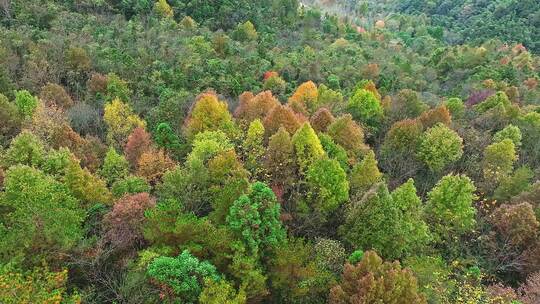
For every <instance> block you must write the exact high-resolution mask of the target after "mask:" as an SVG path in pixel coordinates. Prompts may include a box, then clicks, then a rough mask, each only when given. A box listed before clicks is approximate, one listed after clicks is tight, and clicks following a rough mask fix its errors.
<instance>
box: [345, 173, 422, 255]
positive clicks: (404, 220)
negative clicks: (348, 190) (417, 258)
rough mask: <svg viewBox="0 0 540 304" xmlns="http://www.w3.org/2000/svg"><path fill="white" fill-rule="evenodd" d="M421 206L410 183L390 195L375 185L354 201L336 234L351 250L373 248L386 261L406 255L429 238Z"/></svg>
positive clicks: (410, 253) (384, 187)
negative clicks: (338, 234)
mask: <svg viewBox="0 0 540 304" xmlns="http://www.w3.org/2000/svg"><path fill="white" fill-rule="evenodd" d="M421 205H422V204H421V201H420V198H418V196H417V195H416V188H415V187H414V184H413V182H412V180H409V181H408V182H407V183H405V184H403V185H401V186H400V187H398V188H397V189H396V190H394V192H392V193H390V192H389V191H388V188H387V187H386V185H384V184H379V185H375V186H374V188H373V189H372V190H370V191H369V192H367V193H366V195H364V196H363V197H360V198H356V200H355V201H353V204H352V206H351V207H350V210H348V211H347V214H346V219H345V223H344V225H343V226H341V227H340V228H339V232H340V234H341V235H342V236H343V238H344V240H346V241H347V242H348V243H349V244H350V245H351V246H352V247H353V248H361V249H374V250H377V251H378V252H380V253H381V254H382V256H384V257H388V258H400V257H404V256H409V255H412V254H415V253H416V252H418V251H419V250H421V249H422V247H423V246H425V245H426V244H427V242H428V241H429V239H430V236H429V231H428V227H427V224H426V223H425V222H424V221H423V218H422V207H421Z"/></svg>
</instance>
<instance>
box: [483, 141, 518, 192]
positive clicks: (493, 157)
mask: <svg viewBox="0 0 540 304" xmlns="http://www.w3.org/2000/svg"><path fill="white" fill-rule="evenodd" d="M517 157H518V156H517V154H516V148H515V145H514V143H513V142H512V140H511V139H504V140H503V141H501V142H497V143H494V144H491V145H489V146H487V147H486V149H485V150H484V164H483V171H484V178H485V179H486V181H487V182H488V183H490V184H492V185H493V184H495V185H496V184H498V183H499V182H500V181H501V180H502V179H503V178H505V177H507V176H508V175H509V174H510V173H511V172H512V169H513V167H514V162H515V161H516V160H517Z"/></svg>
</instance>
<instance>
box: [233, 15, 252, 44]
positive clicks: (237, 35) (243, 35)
mask: <svg viewBox="0 0 540 304" xmlns="http://www.w3.org/2000/svg"><path fill="white" fill-rule="evenodd" d="M232 37H233V38H234V39H235V40H238V41H251V40H257V37H258V34H257V30H255V26H254V25H253V23H251V21H249V20H248V21H246V22H244V23H241V24H238V26H237V27H236V30H235V31H234V32H233V35H232Z"/></svg>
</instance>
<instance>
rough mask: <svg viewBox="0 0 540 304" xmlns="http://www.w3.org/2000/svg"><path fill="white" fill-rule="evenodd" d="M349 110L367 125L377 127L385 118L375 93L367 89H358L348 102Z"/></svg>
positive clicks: (356, 118)
mask: <svg viewBox="0 0 540 304" xmlns="http://www.w3.org/2000/svg"><path fill="white" fill-rule="evenodd" d="M347 111H348V112H349V113H351V115H352V117H353V118H354V119H355V120H357V121H360V122H362V123H363V124H365V125H366V126H368V127H370V128H373V129H375V130H376V129H377V128H378V127H379V124H380V123H381V120H382V118H383V114H384V113H383V109H382V106H381V103H380V101H379V100H377V98H376V97H375V95H374V94H373V93H372V92H370V91H368V90H365V89H359V90H357V91H356V92H355V93H354V95H353V96H352V97H351V98H350V99H349V101H348V103H347Z"/></svg>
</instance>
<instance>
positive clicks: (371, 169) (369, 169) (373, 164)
mask: <svg viewBox="0 0 540 304" xmlns="http://www.w3.org/2000/svg"><path fill="white" fill-rule="evenodd" d="M382 176H383V175H382V173H381V172H380V171H379V168H378V167H377V160H376V159H375V153H374V152H373V151H371V150H370V151H369V153H368V154H366V156H364V158H363V159H362V161H361V162H359V163H358V164H356V165H355V166H354V167H353V169H352V171H351V174H350V175H349V183H350V185H351V194H361V193H364V192H365V191H367V190H369V188H371V186H373V185H374V184H376V183H378V182H380V181H381V180H382Z"/></svg>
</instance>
